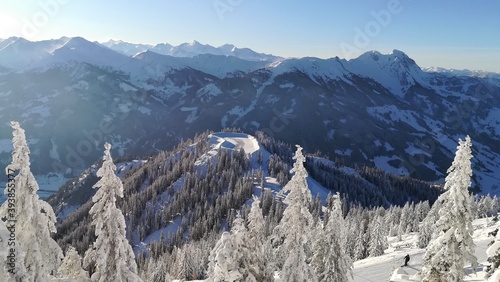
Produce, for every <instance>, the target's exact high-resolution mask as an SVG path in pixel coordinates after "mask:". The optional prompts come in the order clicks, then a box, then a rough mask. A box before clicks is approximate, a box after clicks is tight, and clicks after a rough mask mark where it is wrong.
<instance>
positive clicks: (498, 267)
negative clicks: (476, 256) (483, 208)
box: [486, 232, 500, 282]
mask: <svg viewBox="0 0 500 282" xmlns="http://www.w3.org/2000/svg"><path fill="white" fill-rule="evenodd" d="M486 254H487V255H488V262H489V263H491V265H490V267H488V268H487V277H488V281H494V282H498V281H500V232H497V234H496V236H495V241H493V244H492V245H491V246H489V248H488V249H487V250H486Z"/></svg>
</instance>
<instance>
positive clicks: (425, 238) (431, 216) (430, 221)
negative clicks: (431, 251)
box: [417, 192, 446, 248]
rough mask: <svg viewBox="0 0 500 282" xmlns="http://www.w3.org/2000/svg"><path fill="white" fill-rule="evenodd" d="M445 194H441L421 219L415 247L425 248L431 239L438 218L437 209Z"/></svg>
mask: <svg viewBox="0 0 500 282" xmlns="http://www.w3.org/2000/svg"><path fill="white" fill-rule="evenodd" d="M445 193H446V192H445ZM445 198H446V196H445V195H444V194H443V195H441V196H440V197H439V198H438V199H437V200H436V202H434V205H432V208H431V209H430V210H429V212H428V213H427V215H426V216H425V218H424V219H423V220H422V222H421V223H420V225H419V227H418V239H417V247H419V248H426V247H427V245H429V242H430V241H431V239H432V234H433V232H434V224H435V223H436V221H437V220H438V219H439V213H438V212H439V210H440V209H441V207H442V206H443V203H444V199H445Z"/></svg>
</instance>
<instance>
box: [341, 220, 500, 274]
mask: <svg viewBox="0 0 500 282" xmlns="http://www.w3.org/2000/svg"><path fill="white" fill-rule="evenodd" d="M488 222H491V218H489V219H478V220H475V221H474V222H473V226H474V229H475V231H474V235H473V236H474V243H475V245H476V250H475V255H476V257H477V259H478V263H479V267H478V269H477V271H478V274H477V276H476V275H474V274H472V271H471V269H470V265H469V268H468V270H467V273H470V275H469V276H467V277H466V278H465V280H464V281H486V280H485V279H484V278H483V277H484V273H483V272H482V269H483V267H484V266H485V265H487V264H488V263H487V261H486V259H487V255H486V249H487V248H488V244H489V243H490V242H491V241H492V240H493V238H492V237H491V236H490V237H488V232H491V231H493V230H494V229H495V228H497V227H498V226H491V225H490V224H488ZM416 236H417V235H416V234H410V235H407V236H403V241H401V242H398V241H397V239H396V238H395V237H390V238H389V242H390V247H389V249H388V250H386V251H385V254H384V255H382V256H380V257H374V258H367V259H364V260H360V261H356V262H355V263H354V270H353V279H352V280H350V281H354V282H367V281H419V280H418V279H417V280H414V279H412V276H414V275H415V274H416V273H417V272H418V271H419V270H420V269H421V268H422V257H423V255H424V253H425V250H424V249H418V248H414V247H413V245H414V243H415V241H416ZM406 254H409V255H410V258H411V259H410V262H409V263H408V264H409V266H408V267H401V265H402V264H403V257H404V256H405V255H406ZM464 267H465V268H467V267H468V266H467V265H465V266H464Z"/></svg>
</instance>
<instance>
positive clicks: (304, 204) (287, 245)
mask: <svg viewBox="0 0 500 282" xmlns="http://www.w3.org/2000/svg"><path fill="white" fill-rule="evenodd" d="M293 159H294V160H295V163H294V165H293V168H292V170H291V172H292V173H293V176H292V179H290V181H289V182H288V183H287V184H286V185H285V187H283V189H282V192H284V193H286V192H288V195H287V196H286V198H285V203H286V204H287V205H288V206H287V207H286V209H285V211H284V212H283V218H282V219H281V221H280V223H279V224H278V226H276V227H275V228H274V230H273V241H274V242H273V244H274V245H278V246H277V251H276V254H277V260H278V263H279V264H281V265H282V267H281V279H282V280H283V281H296V282H303V281H317V280H318V277H317V276H316V273H315V271H314V269H313V267H312V266H311V265H310V264H309V263H308V261H309V259H310V258H311V256H312V248H313V236H312V231H313V230H314V229H315V228H314V221H313V217H312V215H311V213H310V211H309V209H308V207H309V205H310V204H311V202H312V195H311V191H310V190H309V188H308V185H307V171H306V169H305V167H304V162H305V160H306V158H305V157H304V155H303V154H302V147H300V146H298V145H297V151H296V152H295V156H294V157H293Z"/></svg>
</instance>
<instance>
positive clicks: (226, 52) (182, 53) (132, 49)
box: [101, 40, 281, 62]
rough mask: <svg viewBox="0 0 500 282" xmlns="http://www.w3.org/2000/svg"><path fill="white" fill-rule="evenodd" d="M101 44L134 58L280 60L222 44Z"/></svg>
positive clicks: (111, 41) (109, 42) (195, 42)
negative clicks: (151, 54) (147, 54)
mask: <svg viewBox="0 0 500 282" xmlns="http://www.w3.org/2000/svg"><path fill="white" fill-rule="evenodd" d="M101 44H102V45H104V46H106V47H108V48H110V49H112V50H115V51H118V52H120V53H122V54H125V55H127V56H134V55H136V54H138V53H141V52H144V51H152V52H155V53H158V54H161V55H168V56H173V57H195V56H198V55H201V54H211V55H218V56H230V57H236V58H239V59H242V60H247V61H264V62H272V61H276V60H278V59H281V58H280V57H278V56H273V55H269V54H263V53H257V52H255V51H253V50H251V49H249V48H238V47H236V46H234V45H232V44H224V45H222V46H219V47H213V46H211V45H208V44H201V43H200V42H198V41H196V40H195V41H193V42H190V43H183V44H180V45H178V46H172V45H170V44H168V43H159V44H156V45H149V44H133V43H127V42H123V41H115V40H110V41H108V42H103V43H101Z"/></svg>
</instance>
